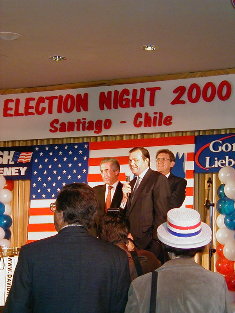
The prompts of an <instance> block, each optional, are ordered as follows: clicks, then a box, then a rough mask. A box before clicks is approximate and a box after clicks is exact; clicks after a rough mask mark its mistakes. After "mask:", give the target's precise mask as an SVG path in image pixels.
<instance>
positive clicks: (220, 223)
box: [216, 214, 226, 228]
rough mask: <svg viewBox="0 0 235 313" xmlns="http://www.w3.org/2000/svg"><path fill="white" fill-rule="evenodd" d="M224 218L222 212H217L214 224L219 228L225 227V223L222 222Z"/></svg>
mask: <svg viewBox="0 0 235 313" xmlns="http://www.w3.org/2000/svg"><path fill="white" fill-rule="evenodd" d="M224 218H225V215H224V214H219V215H218V216H217V219H216V224H217V226H218V227H219V228H226V226H225V224H224Z"/></svg>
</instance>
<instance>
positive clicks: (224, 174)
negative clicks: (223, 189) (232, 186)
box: [219, 166, 235, 184]
mask: <svg viewBox="0 0 235 313" xmlns="http://www.w3.org/2000/svg"><path fill="white" fill-rule="evenodd" d="M219 179H220V181H221V183H223V184H226V182H227V181H228V180H231V179H235V169H234V168H233V167H231V166H225V167H222V168H221V169H220V170H219Z"/></svg>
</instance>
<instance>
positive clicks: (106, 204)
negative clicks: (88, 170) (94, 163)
mask: <svg viewBox="0 0 235 313" xmlns="http://www.w3.org/2000/svg"><path fill="white" fill-rule="evenodd" d="M119 173H120V164H119V162H118V161H117V160H116V159H113V158H105V159H103V160H102V161H101V163H100V174H101V176H102V180H103V182H104V184H103V185H98V186H95V187H94V188H93V189H94V192H95V195H96V198H97V200H98V202H99V206H98V209H97V214H96V218H95V227H96V228H97V234H98V235H99V226H100V222H101V220H102V217H103V216H104V214H105V213H106V212H107V211H108V209H109V208H112V209H114V208H119V207H120V204H121V201H122V197H123V194H122V183H121V182H120V181H119Z"/></svg>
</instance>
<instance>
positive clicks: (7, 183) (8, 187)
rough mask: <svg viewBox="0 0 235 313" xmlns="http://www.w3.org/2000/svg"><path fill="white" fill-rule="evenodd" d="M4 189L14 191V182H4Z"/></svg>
mask: <svg viewBox="0 0 235 313" xmlns="http://www.w3.org/2000/svg"><path fill="white" fill-rule="evenodd" d="M4 189H8V190H10V191H12V190H13V189H14V181H13V180H6V184H5V186H4Z"/></svg>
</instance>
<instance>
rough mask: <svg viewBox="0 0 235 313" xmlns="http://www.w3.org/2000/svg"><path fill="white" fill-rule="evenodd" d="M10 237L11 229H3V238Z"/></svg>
mask: <svg viewBox="0 0 235 313" xmlns="http://www.w3.org/2000/svg"><path fill="white" fill-rule="evenodd" d="M10 238H11V231H10V229H8V228H7V229H5V236H4V239H10Z"/></svg>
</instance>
